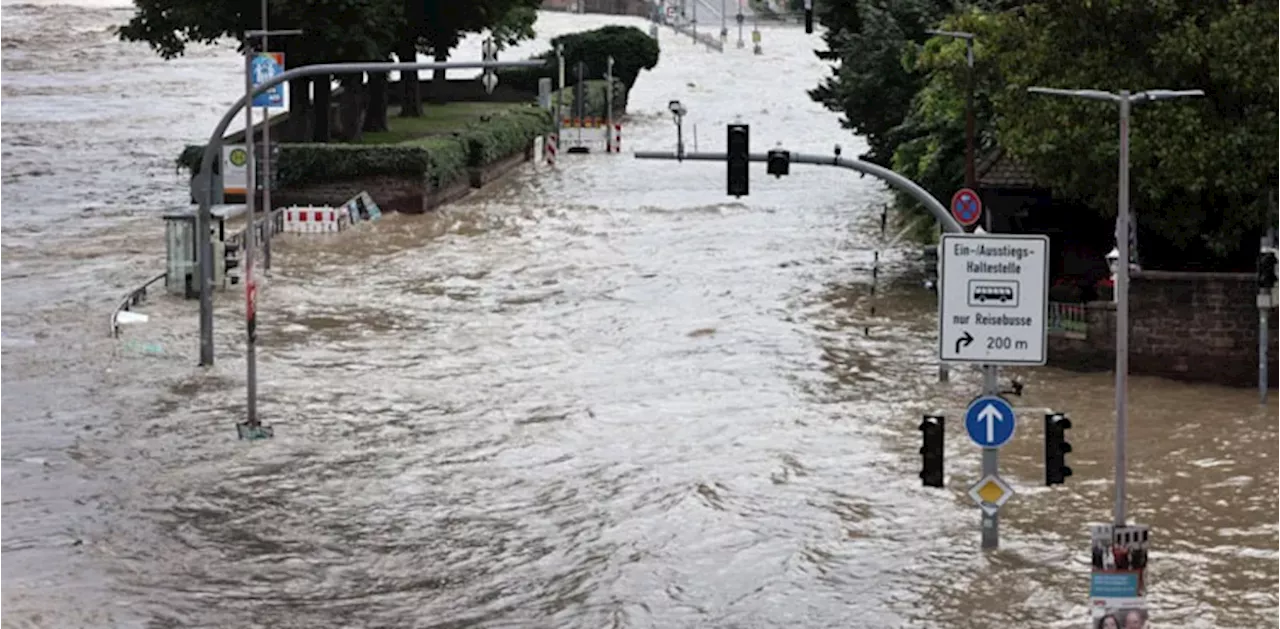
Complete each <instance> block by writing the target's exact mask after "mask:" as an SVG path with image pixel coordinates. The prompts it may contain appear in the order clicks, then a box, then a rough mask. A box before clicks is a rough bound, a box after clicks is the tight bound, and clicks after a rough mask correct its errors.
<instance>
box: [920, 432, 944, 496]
mask: <svg viewBox="0 0 1280 629" xmlns="http://www.w3.org/2000/svg"><path fill="white" fill-rule="evenodd" d="M920 432H922V433H924V445H923V446H922V447H921V448H920V454H921V455H922V457H921V458H922V459H923V463H924V465H923V467H922V468H921V470H920V481H921V483H922V484H923V485H924V486H925V487H942V486H943V484H942V479H943V474H942V467H943V466H942V463H943V446H944V445H945V439H946V418H945V417H943V416H942V415H925V416H924V420H923V421H921V422H920Z"/></svg>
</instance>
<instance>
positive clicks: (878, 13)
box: [809, 0, 950, 166]
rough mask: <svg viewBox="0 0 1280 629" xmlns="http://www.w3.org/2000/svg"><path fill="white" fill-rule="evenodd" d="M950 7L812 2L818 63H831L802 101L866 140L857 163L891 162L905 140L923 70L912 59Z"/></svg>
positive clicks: (923, 1)
mask: <svg viewBox="0 0 1280 629" xmlns="http://www.w3.org/2000/svg"><path fill="white" fill-rule="evenodd" d="M948 9H950V2H944V1H941V0H898V1H895V2H884V1H879V2H877V1H873V0H852V1H850V2H830V3H827V2H824V3H815V12H816V13H817V15H816V17H817V19H818V20H819V21H820V22H821V23H822V25H823V26H824V27H826V29H827V30H826V32H825V33H823V36H822V39H823V42H824V43H825V44H826V46H827V49H826V50H821V51H817V55H818V58H820V59H823V60H825V61H831V62H833V68H832V69H833V72H834V75H833V76H832V77H830V78H828V79H826V80H824V81H823V82H822V83H821V84H820V85H819V86H818V87H817V88H816V89H814V90H811V91H810V92H809V96H810V97H811V98H813V99H814V100H815V101H817V102H819V103H822V104H823V106H825V107H826V108H827V109H830V110H832V111H837V112H840V113H841V114H842V116H841V119H840V124H841V125H842V126H844V127H845V128H846V129H851V130H853V132H854V133H856V134H858V135H861V136H863V137H865V138H866V141H867V145H868V148H869V150H868V151H867V153H866V154H865V155H862V156H861V157H862V159H866V160H867V161H870V162H874V163H876V164H879V165H881V166H889V165H890V164H891V163H892V159H893V151H894V147H896V146H897V145H898V144H899V143H901V142H903V141H905V140H906V139H909V138H904V137H902V135H903V133H904V132H907V131H909V130H908V129H906V128H903V127H902V123H903V120H904V118H905V117H906V113H907V112H908V111H909V110H910V108H911V102H912V99H914V98H915V95H916V93H917V92H919V91H920V89H921V87H922V85H923V83H924V80H925V77H926V73H925V72H923V71H922V70H920V69H917V68H916V67H915V64H914V62H913V61H912V59H913V56H914V54H915V52H916V50H917V49H918V47H919V46H920V45H921V44H922V43H923V42H924V41H925V40H926V39H928V37H929V36H928V35H927V34H926V33H925V32H924V31H925V29H927V28H932V27H934V25H935V24H937V23H938V22H939V21H940V20H941V19H942V18H943V17H944V16H945V15H946V14H947V11H948Z"/></svg>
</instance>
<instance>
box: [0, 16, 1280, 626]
mask: <svg viewBox="0 0 1280 629" xmlns="http://www.w3.org/2000/svg"><path fill="white" fill-rule="evenodd" d="M128 16H129V9H128V8H127V7H117V6H114V5H103V4H78V5H74V6H72V5H66V4H56V3H49V2H41V3H37V4H31V3H26V4H20V3H12V4H9V3H6V4H4V5H3V31H4V36H3V70H4V73H3V101H2V107H3V112H2V113H3V184H4V188H3V190H4V192H3V195H4V196H3V207H4V216H3V219H4V220H3V293H4V297H5V298H7V299H5V301H4V308H3V335H4V338H3V399H4V402H6V404H5V407H4V408H5V412H4V423H3V431H4V440H3V492H4V517H3V559H4V562H3V566H4V567H3V578H4V592H3V606H4V610H5V615H4V624H5V625H6V626H10V625H11V626H15V627H19V626H33V627H35V626H39V627H76V626H94V627H107V626H110V627H129V626H134V627H143V626H154V627H163V626H184V627H185V626H204V627H233V626H270V627H319V626H368V627H390V626H406V627H407V626H415V627H425V626H438V627H446V626H448V627H460V626H495V627H496V626H530V627H550V626H563V627H592V628H594V627H606V626H616V627H688V626H716V627H801V626H803V627H834V626H842V627H898V626H933V627H973V628H977V627H991V626H999V625H1009V626H1027V627H1076V626H1082V625H1083V624H1084V618H1085V617H1086V615H1087V608H1086V605H1085V602H1086V596H1087V592H1086V574H1087V571H1088V564H1087V561H1088V555H1087V542H1088V539H1087V531H1086V528H1085V527H1086V525H1087V524H1088V523H1089V522H1094V521H1105V520H1107V519H1108V517H1109V515H1108V510H1109V508H1110V505H1111V501H1110V497H1111V493H1110V492H1111V483H1110V480H1109V479H1110V475H1111V470H1112V468H1111V453H1112V441H1111V435H1112V431H1113V424H1112V419H1111V406H1112V399H1113V397H1112V388H1111V387H1112V382H1111V378H1110V377H1109V376H1107V375H1106V374H1097V375H1082V374H1073V373H1067V372H1062V371H1057V370H1053V369H1036V370H1026V371H1024V372H1022V375H1023V376H1025V377H1026V378H1027V381H1028V386H1027V391H1026V395H1025V396H1024V397H1023V398H1022V399H1020V400H1018V404H1019V405H1021V406H1025V407H1026V408H1027V409H1028V410H1027V412H1026V413H1025V414H1024V416H1023V418H1024V429H1023V430H1020V431H1019V432H1018V434H1017V435H1016V437H1015V439H1014V441H1013V442H1012V443H1011V444H1010V445H1009V446H1007V447H1006V448H1005V449H1004V456H1003V459H1002V462H1001V465H1002V471H1003V472H1004V473H1005V477H1006V478H1007V479H1009V480H1010V482H1011V483H1013V485H1014V487H1015V489H1016V490H1017V491H1018V495H1017V496H1016V497H1015V498H1014V499H1013V500H1012V501H1010V503H1009V504H1008V505H1007V506H1006V508H1005V510H1004V512H1003V516H1002V535H1003V540H1002V548H1001V549H1000V550H999V551H996V552H991V553H986V554H983V553H981V552H979V551H978V549H977V545H978V512H977V509H976V508H975V507H974V506H973V505H972V503H970V502H969V499H968V498H967V497H965V496H964V490H965V489H966V488H967V487H968V486H969V484H970V483H972V482H973V481H974V480H976V472H977V469H978V457H977V452H976V451H975V449H974V448H972V447H971V446H970V445H969V444H967V443H965V440H964V439H963V437H962V435H961V434H958V433H960V431H959V430H958V424H956V422H954V421H953V422H952V426H953V428H952V429H951V434H952V436H951V437H950V439H949V442H950V443H949V444H948V471H949V472H950V474H949V479H948V488H947V489H946V490H926V489H923V488H921V487H920V486H919V485H920V483H919V479H918V478H917V476H916V472H917V471H918V465H919V463H918V458H919V455H918V454H917V452H916V449H917V448H918V447H919V441H918V438H919V433H918V432H917V430H916V425H917V423H918V422H919V416H920V414H921V413H922V412H925V411H929V410H933V409H939V408H941V409H946V411H947V413H948V414H949V415H950V416H951V417H953V418H954V417H956V416H958V408H959V407H962V406H963V405H964V403H965V402H967V400H968V399H969V397H970V396H971V395H972V394H973V393H974V392H975V391H976V390H977V388H978V385H979V382H978V381H979V378H978V377H977V374H975V373H971V372H968V371H960V372H956V373H955V374H954V377H953V378H952V381H951V382H950V383H947V384H939V383H937V378H936V364H935V362H934V360H933V357H934V353H935V349H934V344H935V339H934V335H935V328H936V320H935V316H934V296H933V295H932V294H931V293H929V292H927V291H924V290H922V289H921V288H919V282H918V277H917V276H916V271H915V268H916V267H918V266H919V263H918V262H916V256H915V254H914V253H913V252H912V251H911V250H910V249H909V248H904V247H901V246H899V245H894V244H892V243H890V242H888V241H889V240H890V239H891V238H886V237H885V236H882V235H881V233H880V229H879V219H878V217H879V212H880V207H881V206H882V205H883V204H884V203H885V202H886V201H887V195H886V193H885V191H884V190H883V188H882V187H881V186H880V185H879V184H877V183H876V182H874V181H872V180H870V179H860V178H858V177H856V176H854V175H852V174H851V173H849V172H848V171H839V170H837V169H829V168H816V167H800V166H797V167H796V168H794V169H793V172H792V175H791V176H790V177H787V178H784V179H780V180H775V179H772V178H766V177H765V176H764V175H763V168H762V167H757V169H756V170H754V172H755V173H756V174H755V179H754V181H753V182H752V186H753V189H752V194H751V196H749V197H746V198H743V199H741V200H737V201H735V200H733V199H731V198H727V197H726V196H725V195H724V167H723V165H715V164H699V163H686V164H677V163H675V162H660V161H636V160H633V159H630V158H629V157H626V156H611V155H590V156H565V157H564V158H563V159H562V163H561V165H560V166H559V167H558V168H556V169H550V168H547V167H546V166H542V165H534V164H530V165H527V166H525V167H524V168H523V169H522V170H520V171H518V172H517V173H516V174H514V175H512V176H511V177H509V178H507V179H506V180H504V181H503V182H501V183H499V184H497V185H495V186H492V187H490V188H488V189H485V190H483V191H480V192H478V193H476V194H474V195H472V196H471V197H470V198H468V199H467V200H465V201H463V202H461V203H458V204H455V205H453V206H451V207H449V208H448V209H447V210H446V211H443V212H440V213H438V214H436V215H432V216H390V217H388V218H386V219H384V220H383V221H381V222H379V223H377V224H374V225H367V226H364V227H362V228H361V229H358V230H353V231H349V232H345V233H343V234H341V235H337V236H332V237H323V238H321V237H303V236H293V237H283V238H281V240H279V241H278V242H277V244H276V253H277V255H276V261H275V268H274V269H273V270H272V272H271V277H270V279H269V280H268V282H267V285H266V286H265V287H264V289H263V291H262V295H261V297H260V298H259V299H260V303H261V309H262V310H261V311H262V315H260V319H259V321H260V323H259V329H260V337H261V349H260V354H259V356H260V373H261V377H262V380H261V387H260V388H261V404H260V410H261V413H262V415H263V416H264V418H265V419H266V421H267V422H268V423H270V424H272V425H274V427H275V430H276V438H275V439H274V440H271V441H267V442H259V443H253V444H247V443H245V442H238V441H237V440H236V439H235V433H234V428H233V423H234V422H235V421H237V420H238V419H240V418H242V417H243V414H244V407H245V403H244V399H245V396H244V389H243V382H244V376H243V374H244V360H243V348H244V341H243V326H242V320H243V310H242V305H241V304H242V298H240V297H238V296H237V295H236V294H226V295H220V296H219V300H218V313H217V356H218V363H217V365H216V367H214V368H212V369H209V370H202V369H200V368H198V367H196V366H195V359H196V356H197V342H196V333H195V332H196V307H195V304H194V303H193V302H187V301H182V300H179V299H176V298H167V297H161V298H157V299H152V301H151V302H149V304H148V306H147V307H146V309H145V311H146V312H147V313H148V314H150V315H151V316H152V320H151V322H149V323H147V324H144V325H141V326H132V327H129V328H127V329H126V332H125V334H124V336H123V338H122V339H120V340H111V339H108V338H106V322H107V316H108V314H109V312H110V309H111V306H112V304H113V302H114V301H115V300H116V299H118V298H119V297H120V296H121V295H122V294H123V293H124V292H125V291H127V290H128V289H129V288H130V287H131V286H133V285H136V284H137V283H138V282H140V281H141V280H143V279H145V278H147V277H150V276H151V275H154V274H155V273H157V272H159V271H160V270H162V267H163V254H162V247H163V239H162V234H163V231H162V225H161V221H160V219H159V217H158V215H159V214H160V213H161V212H162V211H164V210H165V209H168V208H171V207H174V206H180V205H182V204H184V203H185V200H186V199H185V194H186V190H185V177H184V176H183V175H180V174H178V173H177V172H175V171H174V168H173V158H174V156H175V155H176V153H177V152H178V151H179V150H180V148H181V146H182V145H183V144H184V143H186V142H193V141H195V142H198V141H202V138H203V137H205V136H206V135H207V134H208V132H209V130H210V129H211V127H212V125H213V124H214V122H216V119H217V117H218V116H219V115H220V114H221V112H222V111H224V110H225V108H226V107H227V106H228V105H229V104H230V102H232V100H233V99H234V97H235V91H236V89H237V86H238V85H239V83H238V81H239V79H238V78H237V71H238V70H239V68H240V67H241V66H240V64H239V60H238V58H237V57H236V56H235V53H234V47H233V46H231V45H222V46H214V47H195V48H193V49H192V50H191V51H190V52H189V53H188V54H187V55H186V56H185V57H184V58H181V59H179V60H175V61H172V62H164V61H161V60H159V59H158V58H156V57H155V56H154V55H153V54H152V53H151V52H150V51H148V50H147V49H146V47H145V46H137V45H126V44H121V43H118V42H117V41H116V40H115V38H114V36H113V35H112V32H111V29H112V27H113V25H117V24H120V23H122V22H123V21H124V20H126V19H128ZM607 22H623V23H633V24H637V25H640V26H641V27H642V28H644V27H645V25H644V24H643V23H642V22H640V21H635V20H630V19H629V18H607V17H604V16H573V15H563V14H543V16H542V17H541V19H540V21H539V26H538V28H539V34H540V42H545V40H546V38H548V37H550V36H553V35H556V34H559V33H564V32H570V31H573V30H579V29H582V28H586V27H591V26H596V25H600V24H603V23H607ZM662 38H663V39H662V43H663V53H662V54H663V60H662V63H661V64H660V65H659V66H658V67H657V68H656V69H654V70H653V71H650V72H647V73H645V74H643V75H642V76H641V78H640V81H639V83H638V84H637V86H636V90H635V91H634V93H633V94H632V96H631V99H630V110H631V113H632V116H631V118H630V120H629V121H628V122H627V124H626V127H625V130H624V132H623V133H624V137H623V142H624V146H626V147H627V148H629V149H634V148H650V149H669V148H672V146H673V144H674V131H675V129H674V126H673V125H672V122H671V120H670V117H669V115H667V114H666V106H667V101H668V100H670V99H676V98H678V99H680V100H682V101H683V102H684V103H685V104H686V106H687V107H688V109H689V112H690V113H689V116H688V119H687V121H686V132H687V134H688V135H689V136H690V137H689V143H690V145H691V148H692V144H693V143H694V142H696V143H697V144H698V146H699V148H701V149H703V150H707V149H711V150H719V149H722V147H723V145H724V141H723V136H724V124H726V123H728V122H732V121H734V120H735V119H741V120H742V121H744V122H749V123H751V125H752V130H751V133H752V142H753V146H755V147H758V148H759V147H769V146H773V145H774V144H776V143H778V142H785V143H786V145H787V146H789V147H791V148H793V149H797V150H804V151H806V152H824V151H829V150H831V148H832V146H833V145H834V144H836V143H843V144H844V145H845V151H846V154H856V153H857V152H858V151H860V150H861V149H862V148H863V146H862V144H861V142H859V141H858V140H857V139H855V138H852V137H850V136H849V135H848V133H847V132H845V131H842V130H841V129H840V128H839V124H838V121H837V117H836V116H835V115H833V114H831V113H829V112H825V111H823V110H822V109H821V108H820V107H819V106H817V105H815V104H813V103H812V102H810V101H809V99H808V97H807V96H806V95H805V90H806V89H809V88H811V87H813V86H814V85H816V83H817V82H818V81H819V80H820V78H821V77H822V76H823V75H824V74H825V73H826V72H827V69H826V68H824V67H823V66H822V64H820V63H819V62H818V61H817V60H816V59H815V58H814V57H813V55H812V54H811V50H812V48H813V47H814V45H815V44H816V40H815V39H813V38H811V37H806V36H805V35H803V33H802V31H800V30H798V29H794V28H775V29H764V37H763V45H764V49H765V54H763V55H761V56H755V55H752V54H751V53H750V50H749V49H748V50H738V49H736V48H734V47H733V46H732V41H731V42H730V44H731V45H730V46H729V47H728V48H727V49H726V51H725V53H724V54H723V55H721V54H716V53H709V52H706V51H704V50H701V49H698V48H695V47H694V46H692V45H690V44H689V42H688V41H687V40H679V39H677V38H676V37H675V36H673V35H672V34H671V33H670V32H669V31H667V32H664V33H663V34H662ZM543 45H545V44H544V43H531V44H528V45H526V46H524V47H522V49H521V51H518V53H519V54H524V53H527V52H534V51H537V50H538V49H539V48H540V47H541V46H543ZM748 46H749V44H748ZM513 54H515V53H513ZM477 55H478V44H477V41H476V40H475V39H474V38H472V39H470V40H468V41H467V42H465V43H464V45H463V46H462V48H461V49H460V52H459V53H458V56H459V57H460V58H471V57H475V56H477ZM695 125H696V127H697V129H696V138H695V130H694V126H695ZM877 250H879V251H880V252H881V259H882V260H883V261H884V265H885V266H884V269H882V272H881V273H880V275H879V279H878V280H875V282H873V279H872V275H871V273H870V266H871V263H872V258H873V252H875V251H877ZM873 283H874V284H875V290H874V292H873V290H872V286H873ZM1045 407H1052V408H1056V409H1063V410H1067V411H1069V412H1070V413H1071V414H1072V417H1073V419H1074V421H1075V425H1076V427H1075V429H1074V430H1072V432H1071V439H1072V441H1073V443H1074V444H1075V448H1076V452H1074V453H1073V454H1072V455H1071V458H1070V460H1071V464H1072V466H1073V467H1074V468H1075V476H1073V477H1072V478H1071V479H1069V481H1068V483H1067V485H1065V486H1063V487H1055V488H1052V489H1047V488H1044V487H1042V486H1041V479H1042V478H1043V476H1042V474H1043V470H1042V467H1041V466H1042V459H1041V454H1042V446H1041V443H1040V431H1039V428H1038V423H1039V420H1038V418H1039V413H1041V412H1042V411H1040V410H1038V409H1042V408H1045ZM1274 407H1275V406H1274V401H1273V403H1272V404H1271V405H1270V406H1269V407H1260V406H1259V405H1258V404H1257V403H1256V401H1255V400H1254V399H1253V394H1252V393H1251V392H1249V391H1237V390H1228V389H1218V388H1210V387H1202V386H1191V385H1186V384H1175V383H1171V382H1167V381H1162V380H1154V379H1145V378H1135V379H1134V381H1133V387H1132V427H1131V429H1130V436H1131V439H1132V448H1131V456H1132V459H1131V467H1130V470H1131V473H1132V479H1131V481H1130V492H1131V496H1132V503H1131V515H1132V517H1133V518H1135V519H1136V520H1138V521H1141V522H1146V523H1150V524H1151V525H1152V526H1153V527H1154V540H1155V545H1156V546H1155V547H1156V550H1155V551H1154V553H1153V557H1154V559H1153V563H1152V567H1151V569H1150V573H1151V574H1150V592H1151V595H1150V602H1151V605H1152V606H1153V608H1155V609H1156V610H1158V611H1157V612H1156V615H1155V622H1153V626H1157V625H1158V626H1162V627H1204V628H1210V627H1212V628H1215V629H1220V628H1225V627H1275V626H1277V621H1276V616H1277V605H1278V604H1277V596H1276V590H1275V587H1276V582H1277V552H1276V548H1277V527H1276V519H1275V514H1276V513H1277V500H1276V495H1277V492H1276V474H1277V470H1276V461H1277V450H1276V443H1277V429H1276V415H1275V412H1274Z"/></svg>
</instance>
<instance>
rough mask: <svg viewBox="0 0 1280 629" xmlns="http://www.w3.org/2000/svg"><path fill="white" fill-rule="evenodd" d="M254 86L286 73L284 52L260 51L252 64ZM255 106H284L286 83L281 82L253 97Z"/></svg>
mask: <svg viewBox="0 0 1280 629" xmlns="http://www.w3.org/2000/svg"><path fill="white" fill-rule="evenodd" d="M250 71H251V74H252V75H253V86H254V87H257V86H259V85H262V84H263V83H266V82H267V81H269V80H271V79H272V78H274V77H276V76H279V75H280V74H283V73H284V53H283V52H260V53H258V54H257V55H254V57H253V63H252V65H251V66H250ZM253 106H254V107H284V84H283V83H281V84H280V85H277V86H275V87H273V88H271V89H269V90H267V91H265V92H263V93H261V94H258V95H257V96H254V97H253Z"/></svg>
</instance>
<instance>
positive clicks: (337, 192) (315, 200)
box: [271, 143, 533, 214]
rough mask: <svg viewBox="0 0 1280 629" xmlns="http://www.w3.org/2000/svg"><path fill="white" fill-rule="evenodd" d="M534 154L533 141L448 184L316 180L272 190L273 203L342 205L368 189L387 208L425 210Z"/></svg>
mask: <svg viewBox="0 0 1280 629" xmlns="http://www.w3.org/2000/svg"><path fill="white" fill-rule="evenodd" d="M532 157H533V144H532V143H530V144H529V145H528V146H526V147H525V148H524V149H523V150H522V151H520V152H517V153H513V154H511V155H509V156H507V157H504V158H502V159H499V160H497V161H495V162H493V163H492V164H489V165H488V166H485V167H483V168H472V169H469V170H468V171H467V172H465V173H463V175H462V176H461V177H458V178H457V179H456V180H455V181H452V182H450V183H448V184H446V185H444V186H439V187H437V186H433V185H431V182H430V178H429V177H427V176H425V175H424V176H417V177H389V176H376V177H359V178H356V179H344V180H340V181H331V182H325V183H315V184H308V185H303V186H296V187H292V188H285V189H282V190H273V191H272V192H271V201H272V205H274V206H276V207H285V206H290V205H332V206H336V205H340V204H342V203H343V202H345V201H347V200H348V199H350V198H351V197H354V196H355V195H357V194H359V193H360V192H361V191H366V192H368V193H369V196H371V197H373V200H374V201H376V202H377V203H378V206H379V207H381V208H382V209H383V210H384V211H392V212H403V213H406V214H421V213H423V212H429V211H431V210H434V209H436V208H438V207H440V206H441V205H444V204H446V203H452V202H454V201H457V200H458V199H461V198H463V197H465V196H467V195H468V194H470V192H471V190H472V189H473V188H481V187H483V186H485V185H487V184H489V183H490V182H492V181H494V180H495V179H498V178H500V177H502V176H503V175H505V174H507V173H508V172H510V171H511V170H513V169H515V168H517V167H518V166H520V164H522V163H524V162H527V161H529V160H530V159H532Z"/></svg>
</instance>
